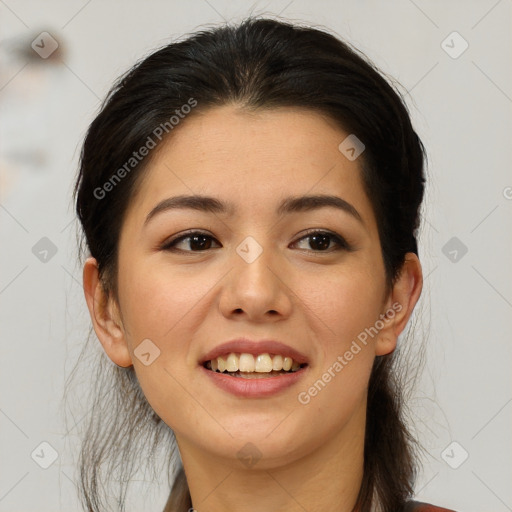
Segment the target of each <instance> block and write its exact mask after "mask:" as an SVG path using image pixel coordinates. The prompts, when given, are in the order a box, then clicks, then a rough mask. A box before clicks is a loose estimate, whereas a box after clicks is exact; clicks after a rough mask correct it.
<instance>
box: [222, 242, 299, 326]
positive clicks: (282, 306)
mask: <svg viewBox="0 0 512 512" xmlns="http://www.w3.org/2000/svg"><path fill="white" fill-rule="evenodd" d="M248 238H249V240H248V242H247V243H246V245H244V243H242V244H240V246H239V247H238V248H237V251H236V252H235V253H234V254H233V258H232V259H231V261H230V263H232V265H233V266H232V270H231V272H229V273H228V275H227V276H226V281H225V285H224V288H223V290H222V296H221V299H220V309H221V311H222V313H223V314H224V315H225V316H226V317H230V318H233V317H235V316H237V317H244V318H246V319H247V320H250V321H252V322H268V321H269V320H271V319H275V320H276V321H277V320H282V319H284V318H287V317H289V315H290V314H291V310H292V305H293V303H292V296H293V293H292V291H291V290H290V288H289V287H288V286H287V285H286V272H285V271H284V270H283V265H282V264H281V262H279V261H278V259H277V256H276V255H275V254H272V251H271V249H269V248H263V246H261V245H259V244H258V245H256V244H257V242H256V243H255V240H254V239H252V240H251V239H250V237H248ZM246 240H247V239H246ZM244 249H245V250H244Z"/></svg>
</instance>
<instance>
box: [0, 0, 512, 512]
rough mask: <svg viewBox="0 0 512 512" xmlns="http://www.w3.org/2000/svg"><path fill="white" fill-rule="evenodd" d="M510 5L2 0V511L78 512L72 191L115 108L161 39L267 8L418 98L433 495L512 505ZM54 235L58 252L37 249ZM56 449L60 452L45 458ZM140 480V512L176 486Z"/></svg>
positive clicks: (425, 476)
mask: <svg viewBox="0 0 512 512" xmlns="http://www.w3.org/2000/svg"><path fill="white" fill-rule="evenodd" d="M511 4H512V2H511V1H510V0H500V1H496V0H481V1H425V0H414V1H412V0H396V1H389V2H383V1H380V2H379V1H375V0H374V1H369V0H366V1H356V0H354V1H342V2H341V1H337V2H335V1H327V0H324V1H318V0H317V1H315V2H307V1H306V0H292V1H290V0H284V1H277V0H276V1H267V2H263V1H259V2H245V1H243V2H233V1H231V2H230V1H225V0H208V1H206V0H191V1H189V2H175V1H166V2H164V1H155V0H152V1H146V2H134V1H126V0H125V1H123V2H118V1H113V0H108V1H107V0H101V1H100V0H90V1H69V0H67V1H49V0H46V1H45V2H40V1H39V2H36V1H28V0H27V1H22V0H0V30H1V40H0V50H1V52H0V59H1V60H0V62H1V64H2V66H1V67H0V116H1V117H0V119H1V122H0V130H1V131H0V140H1V154H0V237H1V241H0V243H1V252H0V258H1V259H0V308H1V309H0V321H1V343H2V352H1V354H2V357H1V367H0V386H1V396H0V429H1V458H0V460H1V462H0V465H1V467H0V511H2V512H4V511H29V510H30V511H32V510H36V509H37V510H38V511H39V512H47V511H48V512H49V511H55V510H63V511H64V510H65V511H78V510H79V506H78V501H77V497H76V491H75V487H74V483H73V480H74V479H75V478H76V463H75V460H76V452H77V449H78V445H77V442H78V438H77V436H76V432H77V428H76V427H77V426H78V425H79V424H80V421H81V419H82V418H83V416H84V414H86V413H87V411H86V410H82V411H81V412H80V407H78V408H77V411H75V412H74V413H73V414H72V416H71V417H69V415H67V414H65V413H64V409H65V408H64V405H63V402H62V397H63V393H64V390H65V387H66V386H65V381H66V377H67V376H68V374H69V372H70V370H71V368H72V367H73V364H74V362H75V359H76V357H77V355H78V353H79V351H80V349H81V347H82V345H83V344H84V342H85V339H86V336H87V332H88V329H89V325H90V321H89V316H88V312H87V309H86V306H85V301H84V299H83V293H82V289H81V269H80V267H79V265H78V262H77V253H76V240H75V237H76V235H75V232H76V224H75V222H74V221H73V218H74V216H73V215H74V214H73V205H72V204H71V190H72V184H73V180H74V177H75V173H76V168H77V157H78V153H79V148H80V143H81V140H82V139H83V136H84V134H85V130H86V128H87V126H88V124H89V123H90V121H91V120H92V118H93V116H94V114H95V113H96V112H97V109H98V108H99V103H100V100H101V99H102V98H103V97H104V95H105V94H106V92H107V89H108V88H109V86H110V85H111V84H112V82H113V80H114V79H115V78H116V77H117V76H118V75H119V74H121V73H122V72H123V71H125V70H126V69H127V68H128V67H129V66H131V65H132V64H134V63H135V61H136V59H138V58H140V57H142V56H143V55H145V54H147V53H148V52H149V51H150V50H152V49H154V48H156V47H158V46H160V45H162V44H163V43H165V42H168V41H170V40H172V39H174V38H176V37H179V36H182V35H184V34H186V33H187V32H189V31H192V30H194V29H197V28H200V26H201V25H204V24H209V23H218V22H221V21H223V19H224V20H238V19H240V18H241V17H243V16H245V15H247V14H249V12H251V11H252V12H253V13H256V14H262V13H263V14H270V15H272V14H275V15H277V14H280V15H281V16H282V17H284V18H288V19H290V20H296V21H302V22H306V23H313V24H317V25H320V26H325V27H327V28H329V29H331V30H332V31H334V32H335V33H336V34H338V35H339V36H341V37H342V38H344V39H347V40H348V41H350V42H351V43H353V44H354V45H355V46H356V47H358V48H359V49H361V50H362V51H363V52H365V53H366V55H367V56H368V57H370V58H371V59H372V60H373V61H374V62H375V63H376V64H377V65H378V66H379V67H380V68H381V69H382V70H383V71H384V72H386V73H388V74H390V75H391V76H393V77H395V78H396V79H397V80H398V81H399V82H400V83H401V84H402V85H403V87H404V90H407V91H408V94H407V103H408V106H409V107H410V109H411V114H412V117H413V122H414V125H415V127H416V129H417V131H418V133H419V135H420V137H421V138H422V140H423V142H424V143H425V145H426V147H427V151H428V156H429V167H428V186H427V194H426V204H425V209H424V220H423V226H422V231H421V236H420V241H419V243H420V259H421V261H422V264H423V268H424V276H425V285H424V290H423V294H422V297H421V299H420V302H419V304H418V306H417V310H416V311H415V318H417V321H418V323H419V325H420V329H419V330H418V331H417V335H416V336H417V338H421V337H422V336H423V334H422V333H423V331H424V332H426V333H428V339H426V341H425V346H426V355H427V360H426V365H425V370H424V373H423V375H422V378H421V381H420V383H419V385H418V387H417V390H416V392H415V394H414V395H413V399H412V401H411V406H412V411H413V415H412V418H411V421H413V423H414V429H415V431H416V432H417V435H418V436H419V438H420V441H421V443H422V444H423V446H424V447H425V454H424V469H423V472H422V473H421V475H420V478H419V481H418V485H417V495H418V498H419V499H421V500H424V501H430V502H433V503H437V504H439V505H443V506H445V507H448V508H454V509H455V510H460V511H463V512H471V511H484V510H485V511H489V510H492V511H495V512H502V511H503V512H505V511H508V510H512V491H511V489H512V488H511V485H510V482H512V471H511V453H512V443H511V431H512V429H511V413H512V403H511V402H512V387H511V377H510V374H511V372H510V364H511V351H512V349H511V343H510V341H511V337H510V328H511V326H512V325H511V324H512V321H511V320H512V315H511V313H512V279H511V273H512V272H511V265H510V261H512V254H511V252H512V251H511V244H510V233H512V216H511V213H512V172H511V163H512V162H511V149H510V148H511V138H510V135H511V132H512V130H511V124H512V122H511V120H512V117H511V109H512V77H511V63H512V55H511V53H512V51H511V50H512V45H511V10H512V5H511ZM43 31H47V32H49V33H50V34H51V35H52V36H53V37H54V38H55V40H57V42H58V43H59V44H60V49H61V50H62V49H63V50H65V54H64V64H63V65H60V66H57V65H54V64H52V63H51V61H50V59H48V60H46V59H42V58H40V57H39V56H38V55H36V54H35V53H34V52H33V50H32V48H30V43H31V41H32V40H33V39H34V38H35V37H36V36H37V35H38V34H39V33H41V32H43ZM454 31H456V32H458V34H460V37H462V38H463V39H461V38H460V37H459V36H457V35H455V36H454V35H450V34H452V33H453V32H454ZM448 36H449V37H448ZM464 40H465V41H467V43H468V44H469V46H468V48H467V49H466V51H464V52H463V53H462V54H460V55H458V53H459V52H460V51H461V50H462V49H463V44H464ZM443 41H445V42H444V43H443ZM12 44H17V45H19V47H20V48H23V49H24V50H25V54H24V55H23V54H21V55H18V56H16V54H15V53H14V52H13V51H12ZM450 53H451V55H450ZM29 54H31V55H32V59H30V58H29V57H28V55H29ZM455 56H456V58H454V57H455ZM33 57H37V59H39V62H37V60H36V59H34V58H33ZM43 237H47V238H48V239H49V240H51V242H52V244H54V246H55V249H56V251H57V252H56V253H55V254H54V255H52V253H51V252H49V253H48V254H47V255H46V256H43V255H42V253H41V252H40V250H39V252H38V251H37V248H38V247H39V246H38V245H36V244H37V243H38V242H39V241H40V240H41V238H43ZM453 237H455V240H452V238H453ZM39 243H40V244H43V245H44V244H48V242H47V241H43V242H39ZM34 246H36V249H34V251H33V247H34ZM464 248H465V249H467V252H466V253H465V254H463V252H464V250H465V249H464ZM454 250H455V251H457V253H455V252H453V251H454ZM45 258H46V260H45ZM453 260H454V261H453ZM97 345H99V343H97ZM83 386H84V387H83V393H84V394H85V393H86V390H87V383H86V382H85V381H84V383H83ZM42 442H47V443H49V444H50V445H51V446H52V447H53V448H54V449H55V450H56V452H57V459H56V460H55V462H54V463H53V464H51V465H50V466H49V467H48V468H47V469H43V468H42V467H40V464H41V463H44V460H43V459H45V457H46V459H47V462H49V459H48V457H50V456H51V450H50V449H49V448H48V447H47V446H46V445H43V446H40V444H41V443H42ZM452 442H456V443H457V444H456V445H451V446H450V444H451V443H452ZM34 450H36V454H39V455H40V457H39V459H38V458H37V457H36V456H35V455H34V457H32V456H31V454H32V453H33V452H34ZM466 453H467V454H468V455H469V456H468V458H467V459H466V460H463V459H464V457H465V454H466ZM36 460H38V461H39V464H38V463H36ZM462 461H463V462H462ZM452 466H458V467H457V468H456V469H454V467H452ZM136 485H140V488H139V487H137V486H135V487H134V488H133V490H132V492H131V494H130V505H129V507H128V510H130V511H132V510H133V511H135V510H140V509H141V508H142V506H144V508H145V510H161V508H162V506H163V504H164V503H165V500H166V497H167V494H168V488H167V486H166V483H165V478H164V477H162V481H161V482H160V485H159V484H158V483H155V484H154V485H150V484H149V483H144V482H140V483H139V484H136Z"/></svg>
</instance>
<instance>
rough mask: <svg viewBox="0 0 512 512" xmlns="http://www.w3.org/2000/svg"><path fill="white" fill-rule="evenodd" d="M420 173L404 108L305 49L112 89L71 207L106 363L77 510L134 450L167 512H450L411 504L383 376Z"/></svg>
mask: <svg viewBox="0 0 512 512" xmlns="http://www.w3.org/2000/svg"><path fill="white" fill-rule="evenodd" d="M424 157H425V155H424V149H423V145H422V143H421V141H420V140H419V138H418V136H417V134H416V133H415V131H414V129H413V128H412V126H411V122H410V118H409V115H408V113H407V110H406V107H405V106H404V103H403V101H402V100H401V98H400V96H399V94H398V93H397V92H396V91H395V90H394V89H393V88H392V87H391V86H390V85H389V84H388V82H387V81H386V80H385V79H384V78H383V77H382V76H381V74H380V73H379V72H378V71H377V70H376V68H375V67H374V66H373V65H372V64H371V63H369V61H367V60H366V59H365V58H363V56H362V55H360V54H359V52H358V51H357V50H355V49H353V48H351V47H350V46H349V45H348V44H346V43H344V42H342V41H340V40H338V39H337V38H335V37H334V36H332V35H330V34H328V33H326V32H323V31H321V30H317V29H313V28H307V27H299V26H297V25H291V24H288V23H284V22H279V21H275V20H269V19H253V18H250V19H247V20H245V21H244V22H243V23H241V24H239V25H237V26H223V27H219V28H214V29H211V30H205V31H203V32H199V33H197V34H195V35H193V36H191V37H189V38H188V39H186V40H184V41H182V42H178V43H173V44H169V45H167V46H165V47H164V48H162V49H160V50H158V51H156V52H155V53H153V54H152V55H150V56H148V57H147V58H145V59H144V60H142V61H141V62H140V63H138V64H137V65H136V66H134V68H133V69H131V70H130V71H129V72H128V73H127V74H126V75H125V76H124V77H122V78H121V79H120V80H119V81H118V82H117V83H116V84H115V86H114V87H113V88H112V90H111V92H110V94H109V95H108V98H107V100H106V101H105V103H104V105H103V107H102V109H101V112H100V113H99V114H98V116H97V117H96V119H95V120H94V121H93V123H92V124H91V126H90V128H89V131H88V133H87V136H86V139H85V142H84V145H83V150H82V155H81V166H80V173H79V177H78V180H77V183H76V188H75V197H76V210H77V214H78V216H79V219H80V221H81V224H82V227H83V231H84V234H85V243H86V246H87V249H88V251H89V253H90V255H89V257H88V258H87V259H86V261H85V264H84V269H83V280H84V291H85V296H86V300H87V305H88V308H89V312H90V315H91V319H92V325H93V327H94V330H95V332H96V335H97V337H98V339H99V341H100V342H101V344H102V347H103V350H104V354H103V355H104V359H105V358H106V357H107V356H108V360H109V361H112V362H113V363H115V364H114V365H110V366H109V367H108V368H107V367H106V366H105V365H102V366H99V367H98V369H99V372H98V376H97V377H96V385H97V394H98V395H97V400H96V401H95V403H94V407H93V411H92V412H91V414H90V421H89V424H88V430H87V435H86V437H85V439H84V443H83V447H82V453H81V461H80V466H81V485H82V487H81V490H82V498H83V502H84V505H85V508H86V510H94V511H99V510H103V509H104V508H103V507H104V505H103V501H104V498H103V497H102V492H100V488H99V486H98V481H101V482H102V483H104V482H105V481H106V480H105V478H107V479H108V477H109V476H111V474H112V471H113V470H114V469H117V468H118V467H119V464H118V463H120V467H121V472H122V473H121V477H119V478H118V480H119V482H120V483H121V488H122V489H123V485H124V486H125V487H124V488H125V489H126V484H127V481H128V480H129V478H130V476H131V474H132V473H131V472H130V471H128V469H129V468H130V463H131V464H132V466H131V469H133V465H134V464H137V466H138V465H140V464H141V463H142V462H143V461H142V460H141V459H142V457H141V453H140V450H139V449H138V448H137V447H147V446H148V444H150V445H151V454H150V457H149V458H148V459H147V460H150V459H151V458H152V457H153V456H154V454H155V453H164V454H165V456H166V460H167V461H168V463H169V466H171V465H172V464H174V462H176V466H175V472H176V474H175V475H173V476H176V478H175V479H174V484H173V487H172V491H171V493H170V496H169V499H168V502H167V504H166V506H165V511H180V512H181V511H183V512H184V511H187V510H189V509H191V508H192V507H193V508H194V509H195V510H198V511H199V512H202V511H208V512H217V511H226V510H235V509H236V510H243V511H267V510H272V511H299V510H300V511H303V510H308V511H317V510H337V511H338V510H339V511H346V512H349V511H359V512H362V511H370V510H381V511H386V512H392V511H393V512H395V511H398V510H400V511H405V510H407V511H411V510H424V511H425V510H445V509H439V508H436V507H432V506H431V505H425V504H420V503H417V502H414V501H412V496H413V484H414V479H415V475H416V459H415V451H414V440H413V439H412V437H411V435H410V433H409V432H408V430H407V427H406V425H405V422H404V419H403V410H402V391H403V390H402V387H401V384H400V379H399V376H400V372H401V371H402V370H403V368H401V367H400V365H399V364H397V361H398V360H397V358H396V355H397V350H396V349H397V339H398V336H399V335H400V333H401V332H402V331H403V330H404V328H405V327H406V325H407V323H408V320H409V318H410V316H411V314H412V311H413V309H414V307H415V305H416V303H417V301H418V298H419V296H420V293H421V289H422V271H421V265H420V262H419V259H418V250H417V241H416V233H417V228H418V225H419V220H420V219H419V208H420V205H421V202H422V199H423V191H424V182H425V177H424ZM402 342H403V340H402ZM112 379H113V382H114V386H113V388H112V393H113V395H107V396H106V397H105V396H100V395H102V394H103V393H104V392H105V389H107V387H106V386H108V385H109V384H110V385H111V384H112ZM107 392H108V389H107ZM162 445H163V446H162ZM157 447H158V448H159V450H158V451H157ZM176 447H177V448H178V449H179V457H177V453H176V452H175V448H176ZM106 463H108V464H109V466H108V470H107V472H106V474H105V475H101V473H100V470H101V466H102V465H104V464H106ZM126 468H128V469H126ZM123 471H124V473H123ZM119 503H120V504H121V509H122V510H124V508H123V507H124V496H123V495H122V496H121V498H120V499H119Z"/></svg>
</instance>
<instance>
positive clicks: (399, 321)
mask: <svg viewBox="0 0 512 512" xmlns="http://www.w3.org/2000/svg"><path fill="white" fill-rule="evenodd" d="M422 288H423V273H422V269H421V263H420V260H419V259H418V256H417V255H416V254H414V253H413V252H408V253H407V254H406V255H405V261H404V263H403V266H402V269H401V272H400V275H399V277H398V279H397V280H396V283H395V284H394V286H393V289H392V291H391V293H390V294H389V297H388V300H387V302H386V305H385V309H384V311H383V312H382V313H383V315H384V314H385V315H386V316H385V317H384V318H383V319H382V320H383V322H384V327H383V328H382V329H380V332H379V337H378V339H377V341H376V346H375V355H377V356H383V355H385V354H389V353H391V352H393V350H395V348H396V343H397V340H398V336H399V334H400V333H401V332H402V331H403V330H404V329H405V326H406V325H407V322H408V321H409V318H410V317H411V314H412V312H413V309H414V307H415V306H416V302H418V299H419V297H420V295H421V290H422Z"/></svg>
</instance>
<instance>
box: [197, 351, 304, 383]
mask: <svg viewBox="0 0 512 512" xmlns="http://www.w3.org/2000/svg"><path fill="white" fill-rule="evenodd" d="M306 366H307V363H303V364H300V363H298V362H297V361H294V360H293V359H291V358H289V357H285V358H283V357H282V356H279V355H277V356H271V355H270V354H268V353H265V354H261V355H259V356H257V357H256V358H254V357H253V355H251V354H236V353H230V354H229V355H227V356H224V357H217V358H215V359H211V360H208V361H205V362H204V363H203V367H204V368H205V369H207V370H210V371H212V372H215V373H220V374H223V375H229V376H230V377H239V378H242V379H265V378H269V377H279V376H280V375H287V374H290V373H296V372H298V371H300V370H302V369H303V368H305V367H306Z"/></svg>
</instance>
